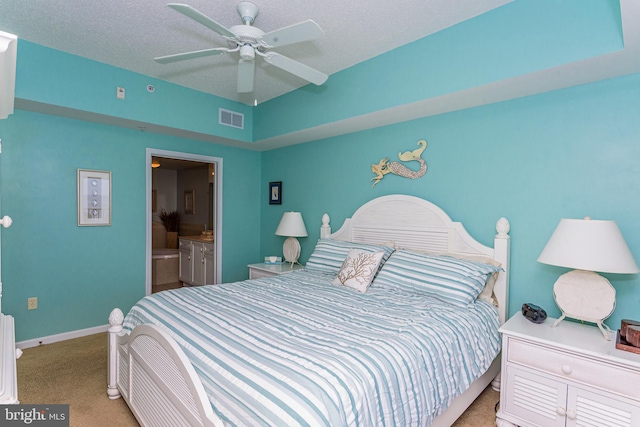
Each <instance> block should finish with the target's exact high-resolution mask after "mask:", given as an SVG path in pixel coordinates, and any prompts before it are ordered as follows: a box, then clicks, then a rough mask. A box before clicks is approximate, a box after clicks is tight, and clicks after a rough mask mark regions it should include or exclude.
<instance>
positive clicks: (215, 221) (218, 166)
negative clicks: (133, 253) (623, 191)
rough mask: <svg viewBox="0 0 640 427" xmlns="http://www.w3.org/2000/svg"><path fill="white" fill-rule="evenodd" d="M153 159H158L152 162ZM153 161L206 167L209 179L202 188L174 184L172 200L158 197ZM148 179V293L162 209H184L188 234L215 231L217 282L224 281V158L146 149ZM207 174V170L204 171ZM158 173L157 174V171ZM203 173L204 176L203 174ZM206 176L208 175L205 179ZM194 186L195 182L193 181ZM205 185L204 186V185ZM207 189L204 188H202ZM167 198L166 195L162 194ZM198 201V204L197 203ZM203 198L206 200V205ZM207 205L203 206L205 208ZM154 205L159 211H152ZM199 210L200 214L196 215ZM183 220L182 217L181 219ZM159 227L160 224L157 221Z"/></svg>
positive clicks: (148, 291)
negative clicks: (154, 229) (154, 227)
mask: <svg viewBox="0 0 640 427" xmlns="http://www.w3.org/2000/svg"><path fill="white" fill-rule="evenodd" d="M152 160H155V162H153V161H152ZM152 163H155V166H157V164H161V165H162V164H164V165H165V168H167V169H171V168H173V169H175V170H179V169H184V170H186V169H189V168H194V169H193V170H196V169H198V168H205V171H207V170H208V174H210V178H209V179H208V182H205V183H201V182H199V183H198V184H197V185H198V186H200V190H198V191H196V190H194V189H193V185H192V184H189V185H188V187H189V188H186V187H185V186H184V185H181V186H180V188H178V185H177V184H176V185H175V190H174V191H173V193H174V194H173V195H172V196H171V197H172V198H173V200H170V201H167V200H164V199H163V200H162V201H160V200H158V199H159V198H160V197H159V195H158V194H157V192H156V194H154V191H153V190H154V182H153V180H154V178H153V177H154V173H153V169H154V168H153V167H152ZM146 172H147V178H146V184H147V185H146V199H147V201H146V212H147V221H146V226H147V228H146V229H147V232H146V294H147V295H149V294H151V293H152V292H153V268H152V267H153V260H152V256H153V233H154V231H153V226H154V220H157V216H158V213H159V210H160V207H161V206H162V208H168V210H172V211H176V212H181V213H182V214H183V216H185V213H186V218H185V220H184V222H183V224H184V227H182V226H181V227H180V228H181V230H182V232H183V233H185V234H189V235H192V234H194V233H196V232H197V233H198V234H199V233H200V232H201V231H202V230H212V231H213V236H214V238H213V246H214V272H213V275H214V283H215V284H217V283H221V282H222V159H221V158H219V157H212V156H205V155H198V154H190V153H182V152H176V151H166V150H159V149H153V148H147V168H146ZM176 173H177V172H176ZM190 173H191V172H188V171H187V172H181V174H186V175H189V174H190ZM205 175H207V173H206V172H205ZM156 176H157V173H156ZM200 176H202V175H200ZM203 179H205V180H206V179H207V178H203ZM194 185H195V184H194ZM203 186H204V187H203ZM203 188H204V189H203ZM163 197H164V196H163ZM196 201H198V202H199V203H198V205H195V204H194V202H196ZM203 201H206V203H204V204H203ZM203 206H205V207H204V208H202V207H203ZM154 207H155V210H156V212H153V210H154ZM196 213H197V214H198V215H196ZM181 221H182V220H181ZM155 225H156V226H157V223H156V224H155Z"/></svg>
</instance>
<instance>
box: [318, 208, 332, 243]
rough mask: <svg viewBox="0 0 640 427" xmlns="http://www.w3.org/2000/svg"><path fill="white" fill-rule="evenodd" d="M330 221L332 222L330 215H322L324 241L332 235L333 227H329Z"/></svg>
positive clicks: (321, 229)
mask: <svg viewBox="0 0 640 427" xmlns="http://www.w3.org/2000/svg"><path fill="white" fill-rule="evenodd" d="M329 221H331V218H329V215H327V214H324V215H322V226H321V227H320V238H322V239H324V238H326V237H329V234H331V226H330V225H329Z"/></svg>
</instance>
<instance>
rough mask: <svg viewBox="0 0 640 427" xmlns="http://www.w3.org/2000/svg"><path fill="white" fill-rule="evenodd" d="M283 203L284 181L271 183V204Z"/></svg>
mask: <svg viewBox="0 0 640 427" xmlns="http://www.w3.org/2000/svg"><path fill="white" fill-rule="evenodd" d="M281 203H282V181H277V182H270V183H269V204H270V205H279V204H281Z"/></svg>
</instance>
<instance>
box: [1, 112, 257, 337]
mask: <svg viewBox="0 0 640 427" xmlns="http://www.w3.org/2000/svg"><path fill="white" fill-rule="evenodd" d="M0 137H2V154H1V155H0V183H1V190H2V191H1V193H2V200H1V204H2V207H3V212H4V214H7V215H10V216H11V217H12V218H13V219H14V223H13V225H12V226H11V227H10V228H8V229H5V230H3V231H2V258H3V259H2V283H3V298H2V309H3V312H4V313H6V314H10V315H13V316H14V317H15V323H16V340H17V341H22V340H27V339H32V338H38V337H44V336H49V335H53V334H58V333H62V332H68V331H75V330H79V329H84V328H89V327H94V326H99V325H105V324H107V319H108V316H109V313H110V311H111V310H112V309H113V308H114V307H119V308H121V309H122V310H123V311H125V312H126V311H128V310H129V308H130V307H131V305H132V304H133V303H135V301H137V300H138V299H139V298H141V297H142V296H144V295H145V250H146V246H145V245H146V236H145V230H146V225H145V224H146V211H145V200H146V199H145V197H146V195H145V191H146V187H145V185H146V181H145V180H146V175H145V173H146V169H147V167H148V166H147V165H146V148H147V147H152V148H157V149H163V150H172V151H181V152H187V153H194V154H202V155H209V156H215V157H220V158H222V159H223V173H224V176H223V213H222V214H223V221H224V222H223V231H222V239H223V240H222V242H223V247H222V250H223V257H222V273H223V276H222V277H223V280H224V281H234V280H241V279H245V278H246V277H247V268H246V265H247V264H248V263H249V262H253V261H254V260H256V259H259V256H260V251H259V242H258V239H257V238H256V236H257V235H258V234H259V231H260V206H259V200H260V187H259V180H260V168H261V164H260V157H261V155H260V153H257V152H252V151H247V150H242V149H237V148H231V147H225V146H218V145H214V144H210V143H205V142H198V141H192V140H188V139H181V138H175V137H170V136H163V135H157V134H151V133H145V132H140V131H134V130H129V129H123V128H119V127H115V126H106V125H99V124H94V123H89V122H84V121H79V120H73V119H67V118H60V117H55V116H50V115H46V114H38V113H31V112H26V111H20V110H17V111H16V112H15V113H14V114H13V115H11V116H9V118H8V119H7V120H3V121H0ZM78 168H82V169H99V170H108V171H111V173H112V203H113V205H112V206H113V214H112V225H111V226H108V227H78V226H77V202H76V194H77V193H76V191H77V183H76V173H77V169H78ZM34 296H36V297H38V309H37V310H30V311H28V310H27V298H29V297H34Z"/></svg>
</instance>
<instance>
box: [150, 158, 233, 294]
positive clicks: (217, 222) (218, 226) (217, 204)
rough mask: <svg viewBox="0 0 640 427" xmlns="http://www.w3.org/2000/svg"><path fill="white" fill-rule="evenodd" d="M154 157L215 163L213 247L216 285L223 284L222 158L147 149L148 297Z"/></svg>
mask: <svg viewBox="0 0 640 427" xmlns="http://www.w3.org/2000/svg"><path fill="white" fill-rule="evenodd" d="M152 157H168V158H171V159H180V160H191V161H195V162H204V163H214V164H215V165H216V166H215V174H216V176H215V179H214V181H213V182H214V184H213V185H214V186H215V189H214V195H215V196H214V200H213V203H214V207H213V208H214V217H215V218H214V224H213V235H214V239H213V245H214V251H215V262H214V264H215V265H214V278H215V280H214V283H215V284H218V283H222V158H221V157H212V156H205V155H201V154H192V153H182V152H179V151H167V150H160V149H157V148H147V167H146V173H147V191H146V193H147V209H146V215H147V251H146V253H147V256H146V265H147V268H146V284H147V286H146V295H149V294H151V255H152V245H151V225H152V224H151V223H152V221H153V213H152V212H151V197H152V191H153V178H152V175H151V170H152V168H151V158H152Z"/></svg>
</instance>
